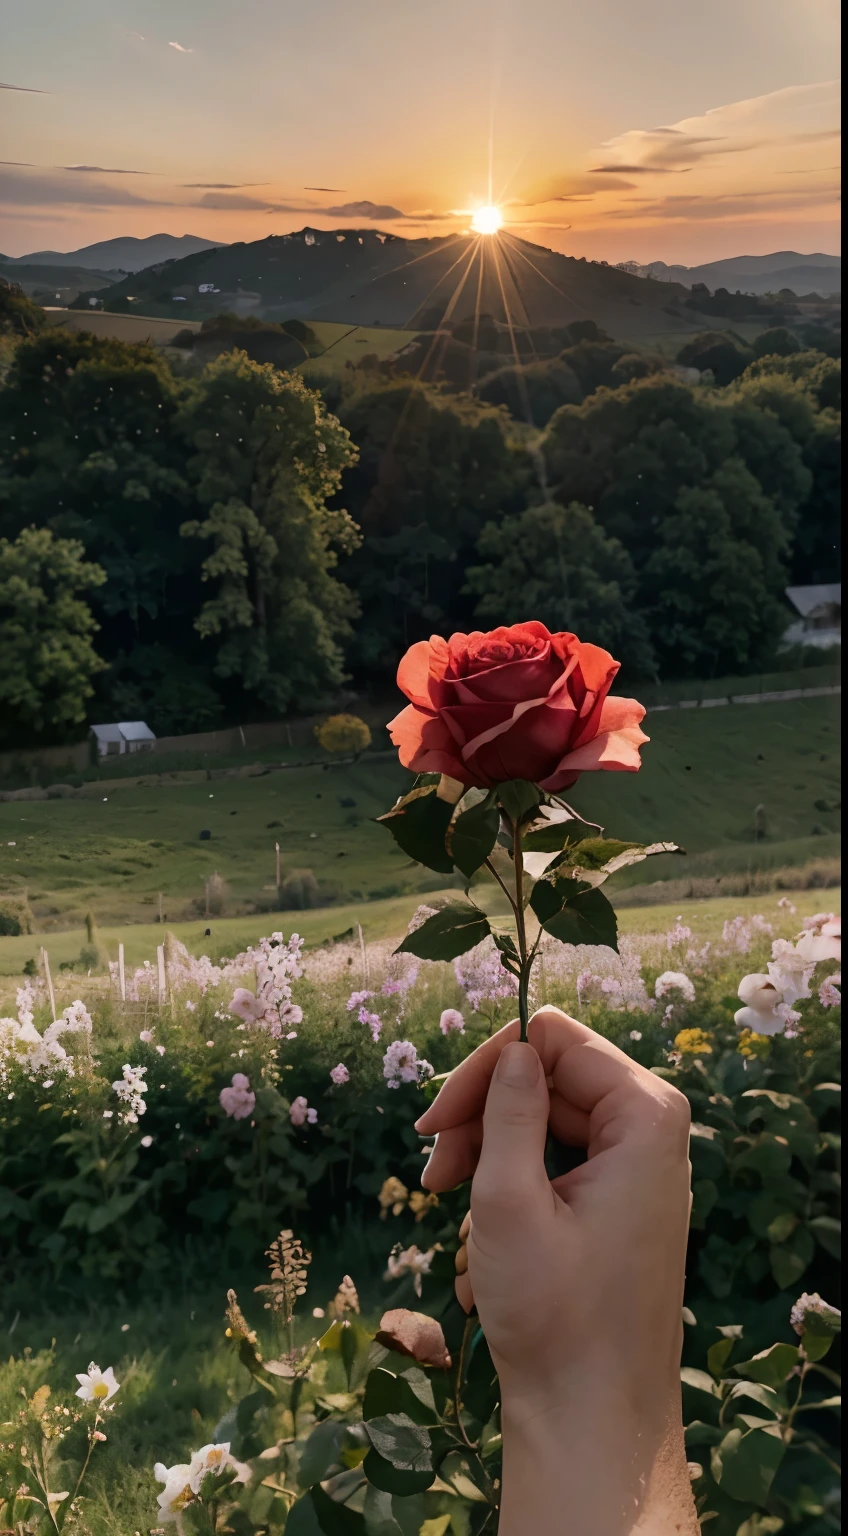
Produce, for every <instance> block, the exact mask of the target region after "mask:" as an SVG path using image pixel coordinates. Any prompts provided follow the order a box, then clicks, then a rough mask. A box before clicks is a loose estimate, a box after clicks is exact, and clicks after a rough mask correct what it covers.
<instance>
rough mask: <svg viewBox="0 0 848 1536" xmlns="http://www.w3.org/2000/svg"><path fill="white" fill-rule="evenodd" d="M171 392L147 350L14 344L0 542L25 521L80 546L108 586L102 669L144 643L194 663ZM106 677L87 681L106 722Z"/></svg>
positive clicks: (195, 559)
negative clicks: (0, 537) (103, 574)
mask: <svg viewBox="0 0 848 1536" xmlns="http://www.w3.org/2000/svg"><path fill="white" fill-rule="evenodd" d="M184 389H185V385H183V384H182V383H180V382H179V381H178V380H177V379H176V378H175V377H174V375H173V374H172V373H171V371H170V369H169V367H168V365H167V363H166V362H165V361H164V359H163V358H162V356H161V355H160V354H157V353H156V352H155V351H154V350H153V349H152V348H150V347H146V346H130V345H128V344H127V343H124V342H120V341H115V340H112V339H110V338H108V337H98V336H92V335H89V334H87V333H85V332H80V333H70V332H64V331H61V330H57V329H54V328H52V327H50V328H49V329H48V330H46V331H45V332H43V333H42V334H40V335H39V336H37V337H36V338H34V339H32V340H28V341H24V342H23V343H22V344H21V345H20V346H19V347H18V348H17V351H16V354H15V358H14V362H13V365H12V367H11V369H10V372H9V376H8V379H7V382H6V386H5V388H4V390H3V394H2V412H0V534H4V535H6V537H8V538H15V536H16V535H17V534H18V533H19V532H20V531H21V529H23V528H26V527H28V526H30V525H35V526H36V527H41V528H44V527H46V528H49V529H50V530H51V531H52V532H53V533H54V534H55V535H56V537H58V538H69V539H77V540H79V541H80V542H81V543H82V545H83V546H84V548H85V553H86V556H87V558H88V559H89V560H92V561H95V562H96V563H97V564H98V565H100V566H101V567H102V568H103V570H104V571H105V572H106V576H107V578H108V579H107V581H106V582H105V583H104V584H103V586H102V587H101V588H100V589H99V591H97V592H94V593H93V594H92V599H91V602H92V610H93V612H94V616H95V619H96V621H97V623H98V625H99V629H100V633H99V636H98V650H99V652H100V654H101V655H102V656H103V658H104V660H106V661H108V662H110V663H112V662H115V661H116V660H117V658H118V657H124V658H127V657H131V655H132V653H133V652H134V650H135V649H136V647H142V648H144V647H145V646H149V645H151V644H157V645H159V646H161V647H163V648H164V649H165V651H166V652H167V653H168V654H169V656H170V658H171V660H170V666H171V667H177V666H178V665H180V664H181V665H182V666H183V667H185V666H186V665H193V664H201V658H200V649H201V648H200V642H199V639H198V637H197V635H196V634H195V631H194V629H193V621H194V618H195V616H196V614H197V611H198V609H199V607H200V604H201V601H202V595H201V594H202V588H201V583H200V559H199V552H198V551H197V549H196V548H195V547H193V546H191V545H189V544H187V543H186V541H185V540H182V539H180V536H179V529H180V524H181V523H182V522H183V521H184V520H185V518H186V516H187V515H188V514H189V512H190V510H191V505H192V491H191V487H190V486H189V483H188V480H187V477H186V473H185V469H186V457H187V453H186V445H185V443H184V441H183V440H182V438H181V437H180V435H179V433H178V432H177V429H176V415H177V410H178V407H179V404H180V399H181V396H182V394H183V392H184ZM166 670H168V669H167V667H166ZM113 675H114V674H113V672H112V671H111V670H110V671H107V672H103V673H101V674H100V675H99V677H98V680H97V693H98V699H99V703H98V708H99V709H102V710H103V711H105V712H106V713H107V714H110V713H111V714H114V712H115V705H114V702H113V700H112V698H111V696H110V692H109V690H110V687H111V681H112V678H113ZM119 718H126V717H125V716H119Z"/></svg>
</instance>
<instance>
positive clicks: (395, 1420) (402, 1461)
mask: <svg viewBox="0 0 848 1536" xmlns="http://www.w3.org/2000/svg"><path fill="white" fill-rule="evenodd" d="M365 1429H366V1432H367V1435H368V1439H369V1440H370V1441H371V1444H372V1445H373V1447H374V1449H375V1451H376V1452H377V1454H378V1455H379V1456H382V1457H383V1459H384V1461H389V1462H391V1464H392V1466H393V1467H395V1468H396V1469H397V1471H399V1472H432V1471H433V1453H432V1446H431V1444H430V1436H429V1434H428V1433H427V1431H426V1429H422V1427H421V1425H420V1424H415V1423H413V1421H412V1419H411V1418H410V1417H409V1414H407V1413H387V1414H384V1415H383V1417H382V1418H377V1419H369V1421H368V1423H367V1424H366V1426H365ZM428 1486H429V1484H428Z"/></svg>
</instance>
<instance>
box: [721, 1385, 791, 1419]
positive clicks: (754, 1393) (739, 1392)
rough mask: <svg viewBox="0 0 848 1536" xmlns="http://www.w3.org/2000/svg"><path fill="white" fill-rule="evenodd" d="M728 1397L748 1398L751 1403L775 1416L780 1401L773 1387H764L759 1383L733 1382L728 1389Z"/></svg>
mask: <svg viewBox="0 0 848 1536" xmlns="http://www.w3.org/2000/svg"><path fill="white" fill-rule="evenodd" d="M730 1396H731V1397H732V1398H733V1399H734V1400H735V1399H736V1398H737V1397H747V1398H750V1399H751V1401H752V1402H755V1403H759V1405H760V1407H761V1408H768V1409H769V1411H770V1412H771V1413H773V1414H777V1413H778V1411H779V1408H780V1401H779V1399H778V1396H777V1393H776V1392H775V1390H774V1388H773V1387H766V1386H764V1385H763V1383H762V1382H761V1381H735V1382H734V1383H733V1386H732V1387H731V1389H730Z"/></svg>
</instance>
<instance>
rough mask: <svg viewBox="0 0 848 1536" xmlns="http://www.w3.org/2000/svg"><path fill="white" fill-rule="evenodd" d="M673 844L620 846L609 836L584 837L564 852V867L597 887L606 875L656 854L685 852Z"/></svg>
mask: <svg viewBox="0 0 848 1536" xmlns="http://www.w3.org/2000/svg"><path fill="white" fill-rule="evenodd" d="M685 852H686V850H685V848H679V847H678V845H677V843H624V842H621V841H620V840H619V839H617V838H612V837H587V838H584V839H583V841H582V842H580V843H577V844H576V846H575V847H573V848H569V850H568V855H567V859H568V867H569V868H570V869H572V870H574V872H575V875H576V876H577V878H585V879H586V880H588V882H589V884H590V885H600V884H601V883H602V881H603V880H606V879H607V878H608V877H609V876H610V875H614V874H616V873H617V872H618V870H620V869H627V868H629V866H630V865H631V864H641V863H642V860H643V859H649V858H651V857H652V856H653V855H654V854H657V853H685Z"/></svg>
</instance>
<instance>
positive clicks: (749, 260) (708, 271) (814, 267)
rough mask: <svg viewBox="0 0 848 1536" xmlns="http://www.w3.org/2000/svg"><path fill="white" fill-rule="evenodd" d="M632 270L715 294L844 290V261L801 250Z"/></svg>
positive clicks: (630, 265) (654, 264) (634, 265)
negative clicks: (720, 291)
mask: <svg viewBox="0 0 848 1536" xmlns="http://www.w3.org/2000/svg"><path fill="white" fill-rule="evenodd" d="M626 265H627V267H628V270H631V271H635V272H637V273H638V275H639V276H640V277H655V278H658V279H659V280H660V282H666V283H668V282H671V283H683V284H684V286H685V287H687V288H691V287H692V285H693V284H694V283H704V284H706V286H707V288H709V290H710V292H711V293H714V292H715V290H716V289H717V288H728V289H730V291H731V292H732V293H735V292H736V290H737V289H741V290H742V292H743V293H756V294H764V293H777V292H779V290H780V289H781V288H791V289H792V292H793V293H795V294H797V295H798V296H799V297H800V296H801V295H802V294H806V293H819V294H821V295H822V297H827V296H828V295H829V294H835V293H840V292H841V289H842V258H841V256H827V255H825V254H824V252H822V251H815V252H813V253H812V254H810V255H802V254H801V252H800V251H773V252H772V253H771V255H768V256H730V257H727V258H725V259H724V260H723V261H708V262H706V263H704V264H703V265H702V266H700V267H681V266H668V265H667V264H666V263H665V262H664V261H651V262H648V263H647V265H644V266H643V265H640V264H639V263H637V262H628V263H627V264H626Z"/></svg>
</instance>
